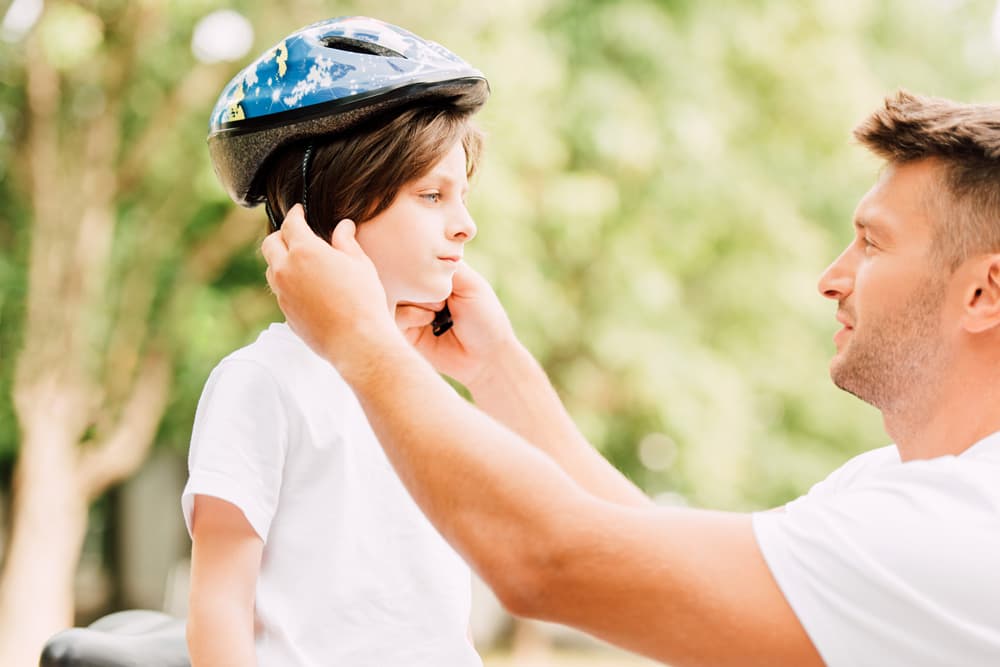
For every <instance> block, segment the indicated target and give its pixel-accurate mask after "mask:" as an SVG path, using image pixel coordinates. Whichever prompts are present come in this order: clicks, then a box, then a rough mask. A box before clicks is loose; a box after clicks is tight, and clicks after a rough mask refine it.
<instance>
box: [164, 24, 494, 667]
mask: <svg viewBox="0 0 1000 667" xmlns="http://www.w3.org/2000/svg"><path fill="white" fill-rule="evenodd" d="M487 95H488V87H487V84H486V80H485V78H483V76H482V74H481V73H479V72H478V71H476V70H474V69H472V68H471V67H470V66H469V65H467V64H466V63H464V62H463V61H461V60H460V59H459V58H457V57H456V56H454V55H453V54H451V53H449V52H447V51H445V50H444V49H443V48H442V47H440V46H438V45H436V44H433V43H430V42H426V41H424V40H422V39H421V38H419V37H417V36H416V35H413V34H411V33H408V32H406V31H404V30H401V29H399V28H397V27H395V26H390V25H388V24H384V23H381V22H379V21H375V20H373V19H366V18H343V19H333V20H330V21H325V22H322V23H319V24H315V25H313V26H309V27H307V28H304V29H302V30H300V31H298V32H296V33H294V34H293V35H291V36H289V37H288V38H286V39H285V40H283V41H282V42H281V43H280V44H278V45H277V46H276V47H274V48H273V49H271V50H269V51H268V52H267V53H265V54H264V55H263V56H262V57H261V58H260V59H258V60H257V61H256V62H255V63H253V64H251V65H250V66H249V67H247V68H246V69H245V70H244V71H243V72H241V73H240V74H238V75H237V76H236V77H235V78H234V79H233V81H232V82H231V83H230V85H229V86H228V87H227V89H226V90H225V91H224V92H223V94H222V96H221V97H220V99H219V102H218V104H217V105H216V110H215V112H213V120H212V132H211V134H210V136H209V147H210V151H211V153H212V159H213V164H214V165H215V167H216V171H217V173H218V174H219V176H220V179H221V180H222V181H223V183H224V185H225V186H226V189H227V191H228V192H229V194H230V196H231V197H232V198H233V199H234V200H235V201H236V202H237V203H240V204H242V205H251V206H252V205H255V204H257V203H261V202H263V203H265V206H266V209H267V213H268V217H269V219H270V220H271V225H272V227H273V228H276V227H277V226H278V223H277V222H276V221H277V220H280V219H281V218H282V217H284V215H285V214H286V213H287V212H288V211H289V210H290V209H291V208H292V207H293V206H294V205H296V204H301V205H302V206H303V207H304V208H305V209H307V210H308V214H309V220H310V224H311V226H312V229H313V231H314V232H315V233H316V234H318V235H319V236H321V237H323V238H325V239H329V238H330V235H331V233H332V230H333V228H334V226H335V225H336V224H337V223H338V222H339V221H341V220H344V219H350V220H352V221H355V222H356V223H357V224H358V232H357V233H358V238H359V241H360V243H361V244H362V245H363V246H364V247H365V250H366V252H368V253H369V255H370V256H371V257H372V258H373V260H374V262H375V265H376V267H377V270H378V273H379V277H380V279H381V281H382V283H383V286H384V288H385V292H386V295H387V303H386V304H385V306H386V307H387V308H389V309H390V312H392V311H393V310H394V309H395V307H396V304H397V303H400V302H439V301H442V300H444V299H445V298H446V297H447V296H448V295H449V294H450V293H451V289H452V277H453V275H454V273H455V271H456V270H457V268H458V266H459V263H460V261H461V258H462V252H463V246H464V244H465V243H466V242H468V241H469V240H471V239H472V238H473V237H474V236H475V233H476V228H475V224H474V223H473V221H472V219H471V217H470V216H469V214H468V211H467V210H466V208H465V203H464V197H465V192H466V190H467V187H468V177H469V176H470V175H471V174H472V172H473V171H474V169H475V166H476V163H477V159H478V155H479V149H480V145H481V136H480V134H479V133H478V131H477V130H476V129H475V127H474V126H473V125H471V123H470V120H469V118H470V116H471V115H472V113H474V112H475V111H476V110H477V109H478V108H479V107H480V106H481V105H482V104H483V103H484V102H485V100H486V97H487ZM189 467H190V477H189V480H188V483H187V486H186V487H185V489H184V492H183V496H182V506H183V510H184V516H185V520H186V522H187V525H188V529H189V531H190V532H191V535H192V539H193V549H192V571H191V604H190V613H189V620H188V646H189V649H190V654H191V659H192V663H193V665H194V667H200V666H202V665H205V666H209V665H210V666H212V667H216V666H219V665H229V664H231V665H240V666H245V665H254V664H257V665H262V666H264V665H275V666H281V667H286V666H293V665H351V666H352V667H363V666H365V665H371V666H382V665H394V666H405V665H412V666H427V667H431V666H434V667H439V666H441V665H448V666H449V667H463V666H467V665H480V664H481V662H480V660H479V657H478V655H477V654H476V652H475V650H474V648H473V647H472V645H471V642H470V640H469V638H468V634H467V628H468V616H469V604H470V601H469V595H470V591H469V584H470V575H469V571H468V569H467V567H466V566H465V565H464V563H463V562H462V561H461V559H460V558H459V557H458V556H457V555H456V554H455V553H454V552H453V551H452V550H451V548H450V547H449V546H448V545H447V544H446V543H445V542H444V540H443V539H442V538H441V537H440V536H439V535H438V534H437V532H436V531H435V530H434V528H433V527H432V526H431V525H430V523H429V522H428V521H427V520H426V519H425V518H424V516H423V515H422V514H421V513H420V511H419V509H418V508H417V507H416V505H415V504H414V503H413V501H412V500H411V499H410V497H409V495H408V494H407V492H406V490H405V489H404V487H403V486H402V484H401V483H400V481H399V479H398V478H397V477H396V475H395V473H394V472H393V469H392V467H391V466H390V465H389V463H388V461H387V460H386V458H385V456H384V454H383V452H382V449H381V447H380V446H379V444H378V442H377V440H376V439H375V436H374V434H373V433H372V430H371V427H370V426H369V424H368V422H367V420H366V419H365V416H364V413H363V411H362V409H361V407H360V405H359V404H358V402H357V400H356V398H355V397H354V395H353V394H352V392H351V390H350V388H349V387H348V386H347V385H346V384H345V383H344V382H343V380H342V379H341V378H340V376H339V375H338V374H337V372H336V371H335V370H333V368H332V367H331V366H330V365H329V364H328V363H327V362H325V361H324V360H322V359H321V358H320V357H318V356H317V355H315V354H314V353H313V352H312V351H311V350H310V349H309V348H308V347H307V345H306V344H305V343H304V342H303V341H302V340H300V339H299V337H298V336H297V335H296V334H295V333H294V332H293V331H292V330H291V329H290V328H289V327H288V326H287V325H286V324H283V323H282V324H272V325H271V326H270V328H268V329H267V330H266V331H264V332H263V333H262V334H261V335H260V337H259V338H258V339H257V341H256V342H254V343H253V344H251V345H249V346H247V347H245V348H243V349H241V350H237V351H236V352H234V353H233V354H231V355H230V356H228V357H226V358H225V359H224V360H223V361H222V362H221V363H220V364H219V366H218V367H216V369H215V370H214V371H213V372H212V375H211V376H210V377H209V379H208V382H207V383H206V386H205V389H204V392H203V394H202V398H201V401H200V403H199V406H198V414H197V417H196V419H195V425H194V431H193V434H192V441H191V451H190V459H189Z"/></svg>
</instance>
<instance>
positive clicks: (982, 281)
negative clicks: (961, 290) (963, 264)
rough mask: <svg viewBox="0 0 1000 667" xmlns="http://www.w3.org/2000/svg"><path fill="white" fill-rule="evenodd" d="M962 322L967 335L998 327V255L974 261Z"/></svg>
mask: <svg viewBox="0 0 1000 667" xmlns="http://www.w3.org/2000/svg"><path fill="white" fill-rule="evenodd" d="M964 299H965V300H964V302H963V310H964V315H963V318H962V319H963V321H964V325H965V330H966V331H968V332H969V333H983V332H985V331H987V330H989V329H992V328H994V327H1000V254H992V255H986V256H985V257H983V258H982V259H980V260H978V261H976V263H975V265H974V267H973V272H972V279H971V280H970V281H969V284H968V285H967V286H966V291H965V295H964Z"/></svg>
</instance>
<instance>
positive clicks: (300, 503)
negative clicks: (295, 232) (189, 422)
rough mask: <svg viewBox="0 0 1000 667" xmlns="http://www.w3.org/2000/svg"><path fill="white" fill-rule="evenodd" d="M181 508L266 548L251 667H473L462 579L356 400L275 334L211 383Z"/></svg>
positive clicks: (243, 352) (295, 343) (287, 336)
mask: <svg viewBox="0 0 1000 667" xmlns="http://www.w3.org/2000/svg"><path fill="white" fill-rule="evenodd" d="M189 471H190V476H189V479H188V482H187V486H186V487H185V488H184V492H183V495H182V499H181V504H182V509H183V512H184V519H185V521H186V523H187V526H188V530H189V531H190V530H191V513H192V509H193V505H194V497H195V495H197V494H203V495H208V496H214V497H217V498H221V499H223V500H226V501H228V502H230V503H232V504H233V505H235V506H236V507H238V508H240V509H241V510H242V511H243V513H244V515H245V516H246V518H247V520H248V522H249V523H250V525H251V526H252V527H253V529H254V530H255V531H256V532H257V534H258V535H259V536H260V538H261V539H262V540H263V542H264V550H263V558H262V561H261V565H260V573H259V576H258V579H257V590H256V603H255V604H256V609H255V619H254V620H255V624H256V628H255V635H256V650H257V660H258V664H259V665H260V667H300V666H301V667H313V666H316V667H319V666H322V667H329V666H330V665H350V666H351V667H368V666H370V667H385V666H387V665H392V666H393V667H443V666H447V667H466V666H476V667H479V666H480V665H482V662H481V660H480V658H479V656H478V654H477V653H476V651H475V649H474V648H473V646H472V644H471V642H470V640H469V637H468V627H469V625H468V624H469V612H470V609H469V607H470V585H471V582H470V572H469V569H468V567H467V566H466V565H465V563H464V562H463V561H462V560H461V559H460V558H459V556H458V555H457V554H456V553H455V552H454V551H453V550H452V549H451V547H449V546H448V544H447V543H446V542H445V541H444V540H443V539H442V538H441V536H440V535H439V534H438V533H437V531H436V530H435V529H434V527H433V526H432V525H431V524H430V522H429V521H428V520H427V518H426V517H424V515H423V514H422V513H421V512H420V510H419V509H418V507H417V506H416V504H415V503H414V502H413V500H412V499H411V498H410V496H409V494H408V493H407V491H406V489H405V488H404V487H403V485H402V483H401V482H400V481H399V478H398V477H397V476H396V474H395V471H394V470H393V469H392V466H391V465H390V463H389V461H388V460H387V459H386V457H385V454H384V453H383V451H382V448H381V446H380V445H379V443H378V441H377V440H376V439H375V435H374V434H373V433H372V430H371V427H370V426H369V424H368V421H367V419H366V418H365V415H364V412H363V411H362V409H361V406H360V405H359V403H358V401H357V399H356V398H355V396H354V394H353V393H352V392H351V390H350V388H349V387H348V385H347V384H346V383H345V382H344V381H343V379H342V378H341V377H340V376H339V375H338V374H337V372H336V371H335V370H334V368H333V367H332V366H331V365H330V364H328V363H327V362H326V361H324V360H323V359H321V358H320V357H319V356H317V355H316V354H315V353H313V352H312V350H310V349H309V347H308V346H307V345H306V344H305V343H304V342H303V341H302V340H301V339H300V338H299V337H298V336H297V335H295V333H294V332H292V331H291V329H289V327H288V326H287V325H286V324H272V325H271V326H270V327H269V328H268V329H267V330H266V331H264V332H262V333H261V335H260V337H259V338H258V339H257V341H256V342H254V343H253V344H251V345H249V346H247V347H245V348H242V349H240V350H237V351H236V352H234V353H232V354H231V355H229V356H228V357H226V358H225V359H223V360H222V362H221V363H220V364H219V365H218V366H217V367H216V368H215V370H213V371H212V374H211V376H210V377H209V379H208V382H207V383H206V385H205V388H204V391H203V393H202V396H201V400H200V402H199V404H198V412H197V416H196V417H195V424H194V431H193V434H192V437H191V450H190V454H189Z"/></svg>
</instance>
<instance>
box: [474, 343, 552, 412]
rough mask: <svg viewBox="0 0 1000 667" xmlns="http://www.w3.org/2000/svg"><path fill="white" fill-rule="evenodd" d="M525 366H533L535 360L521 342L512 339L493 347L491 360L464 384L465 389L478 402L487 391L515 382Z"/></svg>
mask: <svg viewBox="0 0 1000 667" xmlns="http://www.w3.org/2000/svg"><path fill="white" fill-rule="evenodd" d="M525 364H530V365H532V366H533V365H534V364H535V361H534V358H533V357H532V356H531V353H530V352H528V350H527V348H525V347H524V345H522V344H521V341H519V340H517V338H514V337H511V338H509V339H506V340H504V341H502V342H500V343H498V344H496V345H495V346H494V347H493V349H492V350H491V353H490V356H489V359H488V360H487V361H486V362H485V363H484V364H483V366H482V367H481V368H480V369H479V372H478V373H476V375H475V377H473V378H471V379H470V380H469V382H466V383H464V384H465V388H466V389H468V390H469V393H470V394H472V398H473V399H474V400H478V398H479V397H481V396H482V395H483V394H484V393H486V392H487V391H496V390H497V388H498V387H502V386H503V385H504V384H505V383H508V382H511V381H513V378H516V377H517V376H518V375H519V373H520V371H519V370H518V369H523V368H525Z"/></svg>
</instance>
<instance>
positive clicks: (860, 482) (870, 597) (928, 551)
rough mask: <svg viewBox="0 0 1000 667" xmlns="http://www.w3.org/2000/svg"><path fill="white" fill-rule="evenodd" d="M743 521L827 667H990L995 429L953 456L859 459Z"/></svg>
mask: <svg viewBox="0 0 1000 667" xmlns="http://www.w3.org/2000/svg"><path fill="white" fill-rule="evenodd" d="M753 525H754V532H755V534H756V537H757V542H758V544H759V545H760V549H761V551H762V552H763V554H764V558H765V560H766V561H767V564H768V566H769V567H770V569H771V573H772V574H773V575H774V578H775V579H776V580H777V582H778V585H779V586H780V588H781V590H782V592H783V593H784V595H785V597H786V598H787V600H788V602H789V604H790V605H791V607H792V609H793V610H794V611H795V614H796V615H797V616H798V618H799V620H800V621H801V622H802V625H803V627H804V628H805V630H806V632H807V633H808V634H809V637H810V638H811V639H812V641H813V643H814V644H815V646H816V649H817V650H818V651H819V653H820V655H821V656H822V657H823V660H824V661H825V662H826V664H827V665H830V666H831V667H848V666H850V667H868V666H870V667H895V666H899V667H904V666H905V667H924V666H926V667H932V666H933V667H945V666H948V667H951V666H952V665H954V666H955V667H959V666H960V667H980V666H982V667H987V666H992V667H995V666H997V665H1000V433H995V434H993V435H991V436H990V437H988V438H986V439H984V440H982V441H980V442H978V443H977V444H976V445H974V446H972V447H971V448H969V449H968V450H966V451H965V452H963V453H962V454H960V455H958V456H942V457H940V458H936V459H930V460H922V461H909V462H906V463H902V462H901V461H900V458H899V453H898V451H897V449H896V447H895V446H889V447H884V448H882V449H877V450H874V451H871V452H867V453H865V454H862V455H860V456H857V457H855V458H853V459H851V460H850V461H848V462H847V463H846V464H845V465H844V466H842V467H841V468H839V469H838V470H836V471H835V472H834V473H833V474H832V475H830V476H829V477H828V478H827V479H826V480H824V481H822V482H820V483H819V484H817V485H816V486H814V487H813V488H812V490H810V492H809V493H808V494H806V495H805V496H803V497H801V498H799V499H797V500H795V501H793V502H791V503H789V504H788V505H787V506H786V507H785V511H784V512H764V513H759V514H755V515H754V516H753Z"/></svg>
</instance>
